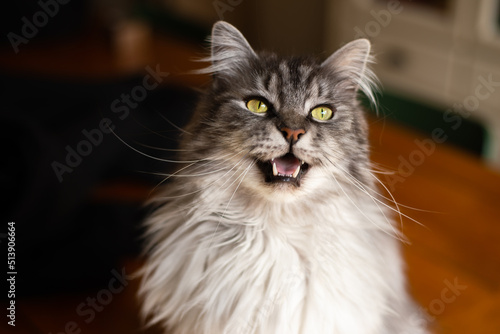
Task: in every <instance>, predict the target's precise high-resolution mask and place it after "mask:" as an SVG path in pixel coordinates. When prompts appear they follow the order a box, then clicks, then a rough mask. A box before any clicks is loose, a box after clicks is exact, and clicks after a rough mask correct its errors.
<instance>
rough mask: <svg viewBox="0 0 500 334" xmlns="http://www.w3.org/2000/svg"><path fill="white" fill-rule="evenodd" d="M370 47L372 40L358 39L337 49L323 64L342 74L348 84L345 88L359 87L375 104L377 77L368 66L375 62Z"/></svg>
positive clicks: (353, 88)
mask: <svg viewBox="0 0 500 334" xmlns="http://www.w3.org/2000/svg"><path fill="white" fill-rule="evenodd" d="M370 49H371V44H370V41H368V40H367V39H364V38H362V39H357V40H355V41H352V42H350V43H347V44H346V45H344V46H343V47H342V48H340V49H339V50H337V51H336V52H335V53H333V54H332V55H331V56H330V57H328V58H327V59H326V60H325V61H324V62H323V63H322V64H321V66H322V67H323V68H325V69H327V70H329V71H332V72H333V73H335V74H337V75H339V76H341V78H342V79H344V80H343V82H344V83H345V84H346V86H345V87H343V88H344V89H351V90H354V91H357V90H358V89H359V90H361V91H362V92H363V93H365V95H366V96H367V97H368V99H370V101H371V102H372V103H374V104H375V102H376V101H375V94H374V90H376V87H377V78H376V77H375V74H374V73H373V72H372V71H371V70H370V68H369V66H368V65H369V64H370V63H372V62H373V58H372V56H371V54H370Z"/></svg>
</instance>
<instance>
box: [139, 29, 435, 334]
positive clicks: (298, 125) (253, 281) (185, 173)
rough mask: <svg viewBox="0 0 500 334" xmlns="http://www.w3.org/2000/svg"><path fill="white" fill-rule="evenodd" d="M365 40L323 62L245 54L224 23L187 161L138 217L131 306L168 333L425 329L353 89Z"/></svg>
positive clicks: (364, 84)
mask: <svg viewBox="0 0 500 334" xmlns="http://www.w3.org/2000/svg"><path fill="white" fill-rule="evenodd" d="M370 60H371V58H370V43H369V42H368V41H367V40H365V39H360V40H356V41H353V42H351V43H349V44H347V45H345V46H344V47H342V48H341V49H340V50H338V51H337V52H335V53H334V54H333V55H331V56H330V57H329V58H327V59H326V60H325V61H323V62H319V61H318V60H316V59H314V58H306V57H278V56H277V55H275V54H273V53H257V52H255V51H254V50H253V49H252V48H251V47H250V45H249V44H248V42H247V41H246V40H245V38H244V37H243V35H242V34H241V33H240V32H239V31H238V30H237V29H236V28H234V27H233V26H231V25H230V24H228V23H225V22H218V23H216V24H215V25H214V27H213V31H212V36H211V56H210V61H211V66H210V67H209V68H208V69H206V70H205V72H207V73H211V74H212V78H213V80H212V83H211V86H210V88H209V89H208V91H207V92H206V93H205V95H204V96H203V97H202V100H201V102H200V103H199V105H198V107H197V110H196V112H195V115H194V117H193V119H192V121H191V122H190V123H189V125H188V126H187V127H186V129H185V132H184V133H183V135H182V138H181V153H180V160H181V161H183V162H184V163H185V164H184V165H182V167H180V168H179V169H178V171H177V172H176V173H174V174H173V175H172V176H171V177H170V179H171V180H172V182H171V183H169V184H168V185H166V186H165V187H164V190H163V191H162V192H161V193H160V194H159V195H158V196H157V197H156V198H155V199H154V201H153V202H154V204H155V205H156V209H155V211H154V213H153V214H152V215H151V217H149V219H148V220H147V222H146V226H147V240H148V243H147V249H146V254H147V260H146V263H145V266H144V269H143V273H142V274H143V281H142V284H141V288H140V297H141V299H142V311H143V315H144V316H145V317H146V318H147V319H148V320H149V322H150V323H157V324H160V325H161V326H163V327H164V328H165V333H172V334H299V333H302V334H335V333H343V334H357V333H359V334H361V333H362V334H372V333H373V334H375V333H380V334H392V333H398V334H401V333H407V334H410V333H411V334H416V333H425V332H426V331H425V329H424V328H423V326H422V324H423V323H424V322H423V321H422V320H421V318H420V315H419V312H418V309H417V308H416V307H415V306H414V305H413V302H412V301H411V299H410V297H409V296H408V294H407V292H406V289H405V278H404V274H403V269H402V260H401V257H400V250H399V240H398V239H399V233H398V231H397V230H396V228H395V226H394V224H393V222H392V221H391V218H390V216H391V215H390V210H389V209H388V206H387V205H386V204H385V203H384V201H383V197H381V196H380V195H378V193H377V188H376V185H375V180H376V179H375V177H374V175H373V172H372V168H371V164H370V161H369V150H368V143H367V130H368V129H367V124H366V122H365V119H364V116H363V111H362V108H361V107H360V105H359V104H358V101H357V93H358V91H362V92H364V93H365V94H366V95H367V96H368V97H369V98H370V99H371V100H372V101H373V100H374V97H373V93H372V87H373V82H374V76H373V74H372V72H371V71H370V70H369V68H368V67H367V65H368V64H369V63H370Z"/></svg>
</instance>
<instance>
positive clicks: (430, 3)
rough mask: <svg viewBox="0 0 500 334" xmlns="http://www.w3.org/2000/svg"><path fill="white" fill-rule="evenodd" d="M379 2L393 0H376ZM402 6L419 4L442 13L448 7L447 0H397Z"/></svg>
mask: <svg viewBox="0 0 500 334" xmlns="http://www.w3.org/2000/svg"><path fill="white" fill-rule="evenodd" d="M377 1H379V2H391V1H394V0H377ZM398 1H399V2H401V3H402V4H403V5H404V6H406V5H407V4H411V5H413V6H421V7H424V8H428V9H432V10H435V11H438V12H440V13H442V14H444V13H446V12H447V10H448V9H449V7H450V2H449V0H398Z"/></svg>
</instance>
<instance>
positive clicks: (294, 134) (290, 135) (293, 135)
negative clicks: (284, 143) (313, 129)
mask: <svg viewBox="0 0 500 334" xmlns="http://www.w3.org/2000/svg"><path fill="white" fill-rule="evenodd" d="M280 130H281V132H282V133H283V136H285V138H286V140H288V141H290V140H292V143H295V142H296V141H297V140H299V138H300V136H301V135H303V134H304V133H306V131H305V130H304V129H290V128H287V127H283V128H281V129H280Z"/></svg>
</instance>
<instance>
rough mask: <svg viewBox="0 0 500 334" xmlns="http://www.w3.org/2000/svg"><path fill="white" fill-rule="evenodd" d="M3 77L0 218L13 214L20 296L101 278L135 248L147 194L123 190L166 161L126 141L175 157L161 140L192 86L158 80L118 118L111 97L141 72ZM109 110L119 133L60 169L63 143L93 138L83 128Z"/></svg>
mask: <svg viewBox="0 0 500 334" xmlns="http://www.w3.org/2000/svg"><path fill="white" fill-rule="evenodd" d="M0 78H1V79H0V85H1V86H2V87H4V88H3V89H2V91H1V92H0V101H1V103H2V107H1V110H2V111H1V113H0V124H1V126H2V131H1V132H0V137H1V138H0V145H1V151H2V157H3V158H2V164H1V165H0V182H1V189H2V210H1V212H0V221H2V222H3V223H4V224H5V222H7V221H11V220H12V221H15V222H16V239H17V240H16V244H17V248H16V251H17V255H16V256H17V260H16V262H17V263H18V268H19V269H18V270H19V273H20V274H19V275H18V282H17V285H18V289H17V291H18V293H19V295H33V294H48V293H53V292H64V291H69V290H77V289H86V288H89V287H93V286H99V285H101V284H105V283H107V282H108V280H109V272H110V268H113V267H116V264H117V263H118V262H119V260H120V259H122V258H123V257H124V256H130V255H137V254H138V252H139V249H140V240H139V238H140V222H141V220H142V217H143V216H144V213H145V209H143V207H142V205H143V203H142V201H141V200H140V199H144V198H145V197H146V196H147V193H146V196H144V191H143V193H139V195H138V196H137V197H138V198H139V200H135V199H133V198H132V200H127V199H126V196H124V194H123V193H122V192H123V191H124V190H123V189H127V187H128V188H131V189H146V191H147V190H149V189H152V188H153V187H154V185H156V184H157V183H158V182H159V181H160V180H161V178H159V177H156V176H153V175H151V174H150V173H156V172H162V173H165V172H167V171H168V170H169V168H170V167H172V166H169V165H168V164H166V163H164V162H161V161H158V160H154V159H151V158H148V157H146V156H143V155H141V154H139V153H137V152H136V151H134V150H132V149H130V148H129V147H128V146H127V145H130V146H133V147H135V148H136V149H137V150H140V151H141V152H143V153H145V154H148V155H151V156H155V157H158V158H172V155H173V153H172V152H169V151H164V150H163V149H172V148H175V147H176V143H177V140H178V137H179V135H180V133H179V130H178V129H177V128H176V126H182V125H184V124H185V123H186V121H187V119H188V118H189V115H190V111H191V109H192V107H193V106H194V104H195V102H196V99H197V97H196V94H194V93H193V92H192V91H190V90H186V89H181V88H177V87H172V86H158V87H157V88H156V89H155V90H152V91H150V92H149V93H148V95H147V98H146V99H145V100H144V101H142V102H141V103H140V105H138V106H137V107H136V108H133V109H132V108H131V109H130V113H129V114H128V115H127V117H123V119H121V118H120V117H119V116H123V115H120V114H117V113H114V112H113V108H111V103H112V102H113V101H114V100H116V99H118V98H120V96H121V94H123V93H125V94H128V93H130V92H131V90H132V89H134V87H138V86H140V85H143V77H142V76H141V77H130V78H125V79H122V80H114V81H111V80H110V81H107V82H98V81H96V82H87V83H78V82H67V81H57V80H53V79H46V78H33V77H19V76H15V75H11V74H3V75H0ZM106 118H107V119H109V120H111V122H112V124H113V125H114V129H115V130H114V131H115V133H116V136H115V135H114V134H113V133H102V136H101V137H99V136H98V135H95V136H94V142H95V143H97V144H96V145H93V147H92V149H91V152H90V153H89V154H87V155H86V156H83V155H82V157H81V158H82V159H81V162H80V163H79V164H77V165H76V166H74V167H72V168H71V169H72V171H71V172H65V173H62V174H60V175H59V177H58V175H57V172H56V171H55V169H54V166H53V164H54V162H59V163H61V164H67V159H68V158H67V156H68V147H69V148H71V149H73V150H77V148H78V145H81V143H82V142H83V141H87V142H91V140H90V139H89V138H88V136H87V135H85V134H84V132H83V131H84V130H86V133H87V134H88V133H92V131H93V130H95V129H99V126H100V124H101V122H102V120H103V119H106ZM167 120H168V121H167ZM172 124H175V126H173V125H172ZM93 133H94V134H96V133H97V132H96V131H94V132H93ZM117 137H119V138H120V139H121V140H123V142H125V143H126V144H127V145H126V144H124V143H123V142H122V141H120V140H119V139H118V138H117ZM99 138H100V139H99ZM82 147H84V146H82ZM150 147H157V148H159V149H161V150H159V149H153V148H150ZM60 181H61V182H60ZM107 184H121V185H122V186H121V187H115V189H117V190H115V192H114V193H113V192H109V191H108V192H102V191H101V192H99V189H100V188H102V187H106V185H107ZM98 193H101V194H102V193H106V194H107V195H106V196H96V194H98ZM125 195H126V194H125ZM124 198H125V200H124ZM2 246H3V245H2ZM4 254H5V253H4Z"/></svg>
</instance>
